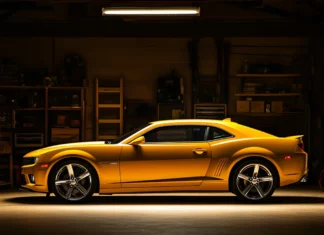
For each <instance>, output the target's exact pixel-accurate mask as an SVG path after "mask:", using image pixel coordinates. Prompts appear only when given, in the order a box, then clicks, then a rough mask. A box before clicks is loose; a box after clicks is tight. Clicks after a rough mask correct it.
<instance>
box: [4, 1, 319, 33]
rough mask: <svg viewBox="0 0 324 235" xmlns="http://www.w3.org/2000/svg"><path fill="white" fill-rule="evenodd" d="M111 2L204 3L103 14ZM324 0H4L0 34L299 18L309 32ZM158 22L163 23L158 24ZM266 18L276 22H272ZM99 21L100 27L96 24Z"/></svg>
mask: <svg viewBox="0 0 324 235" xmlns="http://www.w3.org/2000/svg"><path fill="white" fill-rule="evenodd" d="M109 6H118V7H121V6H136V7H141V6H199V7H200V8H201V14H200V16H199V17H196V16H190V17H189V16H182V17H166V16H164V17H161V16H159V17H156V16H154V17H148V16H145V17H143V16H136V17H134V16H132V17H120V16H102V14H101V9H102V7H109ZM323 6H324V5H323V1H320V0H200V1H199V0H197V1H185V0H177V1H163V0H160V1H159V0H156V1H151V0H144V1H123V0H120V1H103V0H93V1H90V0H88V1H86V0H58V1H46V3H41V2H39V1H20V2H19V3H17V1H15V2H14V3H13V1H1V3H0V26H1V28H2V31H0V35H1V34H2V35H6V34H8V33H9V34H19V33H24V32H26V33H28V32H29V34H31V33H32V32H34V33H36V35H37V34H55V35H58V34H62V35H63V34H65V33H68V34H71V35H75V36H81V35H84V34H86V32H85V31H87V32H88V34H89V35H94V34H95V35H98V34H100V33H101V34H103V35H106V36H114V35H116V36H117V35H119V36H123V35H124V36H126V35H133V33H135V35H134V36H138V35H140V36H143V35H149V34H150V32H151V33H152V36H158V35H162V34H163V35H169V36H181V35H183V36H185V35H192V34H197V35H201V34H204V35H211V34H218V35H219V34H227V33H229V32H232V31H237V34H239V33H244V29H245V32H246V33H247V34H249V33H248V31H251V33H253V31H256V28H255V27H260V28H257V31H260V30H261V31H262V30H264V32H266V31H267V30H275V31H276V30H277V32H278V33H277V34H279V33H284V34H285V33H287V28H286V29H284V28H283V27H288V28H289V29H290V30H293V29H292V28H291V26H290V24H295V25H296V23H298V24H299V25H296V29H295V31H296V32H295V33H300V34H308V33H309V32H308V31H309V30H311V29H312V27H314V26H316V25H315V24H314V23H316V24H318V25H319V24H320V23H321V22H322V21H323V17H322V15H324V14H321V13H322V12H323ZM256 21H257V22H256ZM157 23H159V25H160V26H161V27H159V28H158V29H157V28H156V24H157ZM260 23H262V26H261V25H260ZM265 23H266V24H265ZM231 24H235V25H236V26H234V25H231ZM244 24H245V25H244ZM251 24H254V29H251V26H250V25H251ZM267 24H268V25H269V24H273V25H271V27H269V28H267ZM285 24H287V25H285ZM81 25H82V26H81ZM238 25H240V26H238ZM26 27H27V29H26ZM67 27H71V28H67ZM87 27H89V28H87ZM99 27H100V29H94V28H99ZM204 27H209V29H205V28H204ZM225 27H232V28H231V29H228V28H225ZM233 27H234V28H233ZM244 27H245V28H244ZM261 27H262V28H261ZM303 27H304V29H303ZM281 28H282V29H281ZM103 29H104V31H105V32H103ZM301 29H303V31H302V30H301ZM21 30H22V31H21ZM147 30H149V32H147ZM27 31H28V32H27ZM94 31H96V32H94ZM97 31H98V32H97ZM187 31H188V32H187ZM226 31H227V32H226ZM207 32H208V33H207ZM140 33H141V34H140ZM254 33H256V32H254Z"/></svg>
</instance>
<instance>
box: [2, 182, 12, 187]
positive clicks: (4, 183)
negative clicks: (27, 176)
mask: <svg viewBox="0 0 324 235" xmlns="http://www.w3.org/2000/svg"><path fill="white" fill-rule="evenodd" d="M10 184H11V183H10V182H8V181H0V186H4V185H10Z"/></svg>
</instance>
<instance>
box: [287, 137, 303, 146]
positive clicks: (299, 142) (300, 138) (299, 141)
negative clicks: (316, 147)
mask: <svg viewBox="0 0 324 235" xmlns="http://www.w3.org/2000/svg"><path fill="white" fill-rule="evenodd" d="M303 137H304V135H293V136H288V137H286V139H297V140H298V144H297V145H298V147H299V148H301V149H302V150H304V148H305V146H304V142H303Z"/></svg>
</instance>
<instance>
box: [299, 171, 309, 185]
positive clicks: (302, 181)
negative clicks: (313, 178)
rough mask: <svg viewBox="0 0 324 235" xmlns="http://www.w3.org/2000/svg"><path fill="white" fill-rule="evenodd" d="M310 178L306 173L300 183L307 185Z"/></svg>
mask: <svg viewBox="0 0 324 235" xmlns="http://www.w3.org/2000/svg"><path fill="white" fill-rule="evenodd" d="M307 178H308V174H307V173H306V174H305V175H304V176H303V177H302V178H301V179H300V180H299V183H306V182H307Z"/></svg>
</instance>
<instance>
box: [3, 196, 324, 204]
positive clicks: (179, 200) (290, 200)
mask: <svg viewBox="0 0 324 235" xmlns="http://www.w3.org/2000/svg"><path fill="white" fill-rule="evenodd" d="M5 201H6V202H8V203H18V204H26V205H28V204H29V205H59V204H62V205H63V204H67V203H64V202H62V201H60V200H58V199H57V198H56V197H54V196H51V197H45V196H44V197H42V196H34V197H32V196H28V197H15V198H9V199H6V200H5ZM247 203H249V202H243V201H240V200H239V199H238V198H237V197H231V196H134V195H132V196H95V197H93V198H91V199H90V200H89V201H87V202H86V203H84V205H165V204H167V205H224V204H225V205H226V204H238V205H239V204H242V205H245V204H247ZM249 204H251V203H249ZM252 204H254V202H252ZM257 204H263V205H267V204H269V205H274V204H324V198H320V197H305V196H300V197H298V196H295V197H291V196H277V197H272V198H270V199H269V200H267V201H266V202H262V203H260V202H259V203H257Z"/></svg>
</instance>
